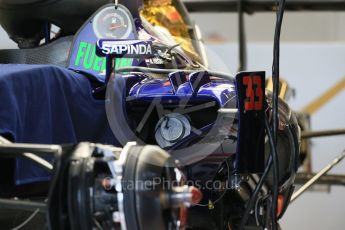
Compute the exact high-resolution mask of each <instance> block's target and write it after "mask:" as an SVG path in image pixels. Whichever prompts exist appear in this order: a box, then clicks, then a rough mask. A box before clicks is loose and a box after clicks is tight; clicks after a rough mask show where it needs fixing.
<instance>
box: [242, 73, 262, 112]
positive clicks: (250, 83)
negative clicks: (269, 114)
mask: <svg viewBox="0 0 345 230" xmlns="http://www.w3.org/2000/svg"><path fill="white" fill-rule="evenodd" d="M242 80H243V82H242V83H243V86H245V87H246V99H245V102H244V110H245V111H252V110H262V107H263V93H264V92H263V90H262V80H261V77H260V76H257V75H254V76H244V77H243V78H242Z"/></svg>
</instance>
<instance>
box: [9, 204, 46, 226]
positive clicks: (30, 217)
mask: <svg viewBox="0 0 345 230" xmlns="http://www.w3.org/2000/svg"><path fill="white" fill-rule="evenodd" d="M39 211H40V210H39V209H37V210H36V211H34V212H33V213H32V214H31V216H29V217H28V218H27V219H26V220H25V221H24V222H23V223H21V224H20V225H18V226H17V227H14V228H12V230H19V229H21V228H23V227H25V225H27V224H28V223H29V222H30V221H31V220H32V219H33V218H35V216H36V215H37V213H38V212H39Z"/></svg>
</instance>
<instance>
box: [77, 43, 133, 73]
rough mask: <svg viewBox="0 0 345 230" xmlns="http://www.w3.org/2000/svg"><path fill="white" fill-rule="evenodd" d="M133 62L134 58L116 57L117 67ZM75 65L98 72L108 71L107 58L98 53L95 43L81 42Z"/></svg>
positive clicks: (129, 64) (130, 64)
mask: <svg viewBox="0 0 345 230" xmlns="http://www.w3.org/2000/svg"><path fill="white" fill-rule="evenodd" d="M132 64H133V59H132V58H118V59H116V66H115V68H116V69H118V68H122V67H128V66H132ZM74 66H75V67H81V68H83V69H86V70H92V71H95V72H98V73H104V72H105V71H106V59H105V57H99V56H97V55H96V45H95V44H91V43H87V42H80V44H79V48H78V52H77V56H76V59H75V61H74Z"/></svg>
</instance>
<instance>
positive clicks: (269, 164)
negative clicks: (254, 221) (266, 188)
mask: <svg viewBox="0 0 345 230" xmlns="http://www.w3.org/2000/svg"><path fill="white" fill-rule="evenodd" d="M265 127H266V131H267V135H268V139H269V143H270V147H271V154H270V157H269V159H268V162H267V164H266V168H265V171H264V173H263V174H262V176H261V178H260V180H259V182H258V184H257V186H256V188H255V190H254V192H253V194H252V196H251V198H250V200H249V202H248V205H247V208H246V210H245V212H244V214H243V217H242V220H241V223H240V228H239V229H244V226H245V224H246V223H247V221H248V218H249V215H250V211H251V210H252V208H253V206H254V204H255V203H256V200H257V196H258V195H259V192H260V190H261V189H262V186H263V185H264V183H265V181H266V179H267V176H268V173H269V172H270V170H271V167H272V165H273V155H277V149H276V146H275V145H274V142H273V136H272V131H271V128H270V125H269V122H268V118H267V117H266V116H265Z"/></svg>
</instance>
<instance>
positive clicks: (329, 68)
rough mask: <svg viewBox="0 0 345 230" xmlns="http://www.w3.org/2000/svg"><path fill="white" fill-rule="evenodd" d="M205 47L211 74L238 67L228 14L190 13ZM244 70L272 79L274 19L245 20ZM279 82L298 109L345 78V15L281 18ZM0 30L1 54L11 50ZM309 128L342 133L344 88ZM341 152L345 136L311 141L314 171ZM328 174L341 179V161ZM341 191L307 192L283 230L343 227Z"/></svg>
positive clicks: (233, 22) (233, 23)
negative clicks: (282, 81)
mask: <svg viewBox="0 0 345 230" xmlns="http://www.w3.org/2000/svg"><path fill="white" fill-rule="evenodd" d="M192 17H193V19H194V20H195V21H196V23H197V24H198V25H199V27H200V29H201V31H202V33H203V35H204V38H205V42H206V44H207V52H208V53H209V59H210V64H211V66H212V67H213V68H214V69H217V70H220V71H227V72H230V73H235V72H236V69H237V67H238V46H237V40H238V38H237V30H238V27H237V24H238V16H237V15H236V14H229V13H212V14H204V13H203V14H196V13H195V14H192ZM245 23H246V33H247V40H248V47H247V49H248V69H249V70H265V71H266V72H267V76H271V68H272V67H271V66H272V53H273V34H274V25H275V15H274V14H273V13H257V14H254V15H252V16H247V15H246V16H245ZM282 30H283V31H282V47H281V77H282V78H284V79H285V80H287V81H288V83H289V84H290V86H291V87H292V88H294V89H295V91H296V95H295V97H294V98H292V99H291V100H290V101H289V104H290V105H291V107H292V108H293V109H294V110H301V109H303V108H304V107H305V106H306V105H308V104H309V103H310V102H312V101H313V100H315V99H316V98H317V97H318V96H319V95H320V94H322V93H323V92H325V91H327V90H329V89H330V88H331V87H332V86H334V85H336V84H337V83H339V82H340V81H341V80H342V79H344V78H345V13H331V12H327V13H311V12H310V13H305V12H303V13H291V12H288V13H286V14H285V18H284V24H283V29H282ZM15 47H16V45H15V44H14V43H13V42H11V41H10V40H9V39H8V37H7V35H6V33H5V32H4V31H3V30H2V28H1V27H0V49H5V48H15ZM311 125H312V129H314V130H322V129H332V128H345V87H343V90H342V91H341V92H339V94H337V96H335V97H334V98H333V99H332V100H330V101H329V103H327V104H326V105H325V106H323V107H322V108H321V109H320V110H318V111H317V112H316V113H314V114H313V115H312V118H311ZM344 149H345V137H344V136H338V137H329V138H317V139H313V140H312V154H313V155H312V162H313V169H314V171H317V170H320V169H321V168H323V167H324V166H326V165H327V164H328V163H329V162H330V161H331V160H333V158H335V157H336V156H337V155H339V154H340V153H341V151H342V150H344ZM331 173H338V174H345V162H343V163H341V164H340V165H338V166H337V167H336V168H335V169H334V170H332V171H331ZM344 194H345V187H331V188H330V190H329V193H327V192H320V191H319V192H317V191H313V192H307V193H305V194H303V195H302V196H301V197H300V198H299V199H297V200H296V201H295V203H293V204H292V205H290V207H289V209H288V211H287V213H286V215H285V216H284V218H283V220H282V221H281V224H282V228H283V229H284V230H293V229H313V230H317V229H330V230H342V229H344V226H345V219H344V213H345V196H344Z"/></svg>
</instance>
